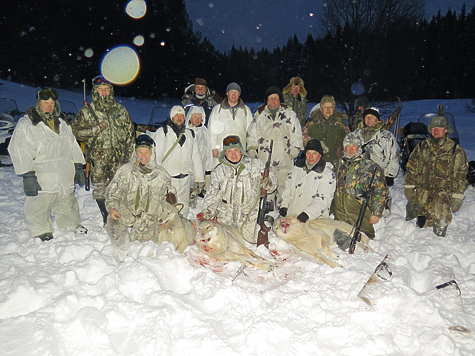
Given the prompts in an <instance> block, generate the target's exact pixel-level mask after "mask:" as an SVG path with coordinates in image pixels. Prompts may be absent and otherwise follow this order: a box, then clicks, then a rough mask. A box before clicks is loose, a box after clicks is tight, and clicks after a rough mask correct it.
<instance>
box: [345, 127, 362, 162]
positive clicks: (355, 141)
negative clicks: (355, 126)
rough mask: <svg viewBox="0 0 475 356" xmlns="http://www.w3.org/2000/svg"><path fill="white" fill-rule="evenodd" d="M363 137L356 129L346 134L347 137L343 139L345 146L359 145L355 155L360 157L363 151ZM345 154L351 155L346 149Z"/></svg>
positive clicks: (346, 155)
mask: <svg viewBox="0 0 475 356" xmlns="http://www.w3.org/2000/svg"><path fill="white" fill-rule="evenodd" d="M363 144H364V142H363V138H362V137H361V136H360V135H358V134H357V133H356V131H353V132H350V133H349V134H348V135H346V137H345V139H344V140H343V148H345V147H346V146H348V145H356V146H358V147H359V148H358V152H357V153H356V155H355V156H354V157H358V156H360V155H361V154H362V153H363V149H362V148H361V147H362V146H363ZM344 155H345V157H349V156H348V154H347V153H346V150H344Z"/></svg>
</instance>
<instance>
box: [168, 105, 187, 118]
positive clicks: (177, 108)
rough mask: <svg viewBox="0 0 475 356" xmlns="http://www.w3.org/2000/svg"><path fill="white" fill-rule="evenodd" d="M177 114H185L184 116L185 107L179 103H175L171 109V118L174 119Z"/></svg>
mask: <svg viewBox="0 0 475 356" xmlns="http://www.w3.org/2000/svg"><path fill="white" fill-rule="evenodd" d="M176 114H183V116H185V109H183V108H182V107H181V106H179V105H175V106H174V107H172V109H171V111H170V119H172V118H173V117H174V116H175V115H176Z"/></svg>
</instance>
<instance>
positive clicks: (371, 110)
mask: <svg viewBox="0 0 475 356" xmlns="http://www.w3.org/2000/svg"><path fill="white" fill-rule="evenodd" d="M366 115H373V116H375V117H376V118H377V119H378V121H379V120H380V119H381V114H380V113H379V109H378V108H375V107H370V108H367V109H366V110H365V111H364V112H363V119H364V118H365V117H366Z"/></svg>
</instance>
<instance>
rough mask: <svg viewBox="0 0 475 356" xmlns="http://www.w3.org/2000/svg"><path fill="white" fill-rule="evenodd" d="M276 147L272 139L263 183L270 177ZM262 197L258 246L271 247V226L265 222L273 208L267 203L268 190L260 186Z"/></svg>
mask: <svg viewBox="0 0 475 356" xmlns="http://www.w3.org/2000/svg"><path fill="white" fill-rule="evenodd" d="M273 147H274V140H271V141H270V146H269V156H268V157H267V162H266V166H265V168H264V172H263V173H262V179H261V183H262V182H263V181H264V180H265V179H266V178H267V177H269V170H270V164H271V159H272V149H273ZM260 190H261V198H260V201H259V214H258V215H257V225H259V226H260V228H259V232H258V233H257V247H259V246H260V245H264V246H265V247H267V248H269V230H270V228H269V227H267V226H266V224H265V217H266V214H267V213H268V212H269V211H270V210H271V209H269V204H268V203H267V190H265V189H263V188H262V187H260Z"/></svg>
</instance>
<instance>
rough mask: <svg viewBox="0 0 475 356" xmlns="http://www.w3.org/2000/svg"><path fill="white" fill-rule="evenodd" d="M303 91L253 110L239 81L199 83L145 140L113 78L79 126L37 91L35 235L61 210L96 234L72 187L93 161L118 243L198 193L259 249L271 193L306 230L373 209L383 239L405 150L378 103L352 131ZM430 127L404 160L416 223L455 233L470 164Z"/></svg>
mask: <svg viewBox="0 0 475 356" xmlns="http://www.w3.org/2000/svg"><path fill="white" fill-rule="evenodd" d="M306 96H307V91H306V90H305V87H304V82H303V80H302V79H301V78H298V77H294V78H292V79H291V80H290V82H289V84H288V85H287V86H286V87H285V88H284V89H283V90H281V89H279V88H278V87H276V86H271V87H269V88H268V89H267V91H266V93H265V97H264V104H263V105H261V106H260V107H259V108H258V109H257V111H256V113H254V114H252V113H251V110H250V109H249V107H248V106H247V105H245V104H244V102H243V100H242V99H241V87H240V86H239V85H238V84H237V83H230V84H229V85H228V86H227V88H226V96H225V97H224V98H221V97H219V95H217V94H216V93H215V92H214V91H211V90H210V89H209V88H208V85H207V82H206V80H204V79H202V78H197V79H196V80H195V82H194V84H192V85H190V86H189V87H187V88H186V89H185V94H184V95H183V97H182V106H174V107H173V108H172V109H171V111H170V117H169V118H168V119H167V120H166V121H165V122H164V123H163V125H161V126H160V127H159V128H158V129H157V130H156V131H146V132H145V133H141V134H139V135H137V134H136V131H135V125H134V123H133V121H132V119H131V117H130V115H129V113H128V112H127V110H126V109H125V108H124V106H122V105H121V104H119V103H117V102H116V100H115V99H114V88H113V86H112V84H111V83H110V82H109V81H107V80H106V79H105V78H104V77H102V76H99V77H96V78H94V79H93V87H92V102H91V103H90V104H87V105H85V106H84V107H82V108H81V109H80V110H79V112H78V114H77V116H76V118H75V120H74V121H73V122H72V124H70V123H68V122H67V120H65V117H64V114H63V113H62V112H61V108H60V105H59V103H58V93H57V92H56V91H55V90H54V89H48V88H47V89H42V90H39V91H38V92H37V94H36V104H35V106H33V107H31V108H29V109H28V110H26V113H25V116H23V117H22V118H21V119H20V120H19V122H18V124H17V126H16V128H15V131H14V133H13V137H12V139H11V143H10V145H9V148H8V150H9V153H10V156H11V159H12V162H13V165H14V168H15V172H16V174H18V175H20V176H21V177H22V179H23V187H24V192H25V195H26V199H25V204H24V215H25V225H26V227H27V229H28V232H29V234H30V235H31V236H32V237H37V238H39V239H41V240H42V241H47V240H50V239H52V238H53V224H52V220H51V215H52V214H53V215H54V220H55V223H56V226H57V229H58V230H59V231H75V232H76V233H87V229H86V228H85V227H84V226H83V225H82V224H81V219H80V215H79V205H78V202H77V200H76V197H75V194H74V189H75V184H76V183H77V184H78V185H79V186H83V185H84V184H85V182H86V174H85V170H84V165H85V164H86V162H87V166H88V169H89V170H88V173H89V174H90V180H91V183H92V185H93V188H94V189H93V192H92V197H93V199H95V200H96V202H97V205H98V208H99V210H100V212H101V214H102V217H103V223H104V226H105V227H106V230H107V231H108V233H109V235H110V237H111V239H112V240H113V241H115V242H116V243H119V244H120V243H125V242H126V241H133V240H139V241H147V240H153V235H154V233H155V230H157V227H158V225H159V224H160V221H159V219H158V218H157V214H158V212H159V210H160V209H161V207H162V205H163V204H175V205H178V204H180V205H181V206H182V209H181V211H180V213H181V214H182V216H184V217H185V218H186V217H188V212H189V208H190V207H195V206H196V201H197V197H201V198H204V200H203V205H202V206H203V208H202V210H201V211H200V212H199V213H198V214H197V215H196V218H197V219H198V220H201V219H217V221H218V222H220V223H223V224H231V225H233V226H235V227H237V228H239V229H240V231H241V232H242V234H243V236H244V238H245V239H246V240H247V241H249V242H251V243H254V242H256V240H257V230H258V229H256V227H257V216H258V211H259V200H260V198H261V196H262V195H263V194H267V196H268V201H270V202H272V205H273V207H272V209H273V210H275V211H276V212H278V214H279V215H280V216H284V217H285V216H287V215H294V216H296V217H297V219H298V220H299V221H300V222H301V223H303V224H305V223H306V222H307V221H309V220H313V219H317V218H319V217H330V215H333V217H334V219H337V220H341V221H345V222H346V223H348V224H350V225H354V224H355V223H356V221H357V219H358V216H359V215H360V211H361V207H362V204H363V201H365V203H367V209H366V211H365V212H364V219H363V221H362V225H361V231H362V232H363V233H365V234H366V235H367V236H368V237H370V238H374V237H375V230H374V227H373V225H374V224H376V223H377V222H378V221H379V219H380V218H381V217H385V216H387V215H388V214H390V210H391V199H390V196H389V188H388V187H389V186H392V185H393V183H394V178H395V177H396V176H397V174H398V171H399V152H398V143H397V141H396V139H395V137H394V135H393V134H392V133H391V132H389V131H388V130H386V129H385V127H386V126H385V122H384V121H383V120H382V119H381V115H380V112H379V110H378V108H376V107H370V106H369V104H368V103H367V102H365V103H360V104H361V105H358V106H360V107H359V108H358V109H359V110H357V113H356V114H355V115H354V116H353V117H352V118H350V120H349V121H350V126H348V124H347V120H348V117H347V115H346V114H344V113H343V112H340V111H337V110H336V102H335V100H334V98H333V97H332V96H329V95H325V96H324V97H323V98H322V99H321V101H320V103H319V107H318V108H316V110H312V111H311V113H310V116H309V117H308V118H307V99H306ZM428 130H429V133H430V138H428V139H427V140H425V141H423V142H422V143H421V144H419V145H418V146H417V147H416V148H415V150H414V151H413V152H412V154H411V156H410V158H409V161H408V163H407V171H406V173H405V177H404V179H405V183H404V193H405V196H406V198H407V206H406V220H412V219H416V225H417V226H418V227H421V228H422V227H432V228H433V231H434V233H435V234H436V235H438V236H445V235H446V232H447V226H448V225H449V224H450V223H451V221H452V213H454V212H456V211H457V210H459V209H460V207H461V205H462V201H463V198H464V192H465V189H466V185H467V182H466V174H467V169H468V162H467V157H466V154H465V151H464V150H463V149H462V147H460V145H458V144H456V143H455V142H454V141H453V140H451V139H450V138H449V137H448V133H450V132H451V127H450V124H449V122H448V119H447V118H446V117H445V116H435V117H433V118H432V119H431V121H430V125H429V127H428ZM78 142H81V143H84V147H83V150H81V148H80V146H79V144H78ZM266 163H268V164H267V165H266ZM269 165H270V169H269V170H268V171H267V174H263V173H265V170H266V169H265V167H266V166H269ZM365 205H366V204H365Z"/></svg>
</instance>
